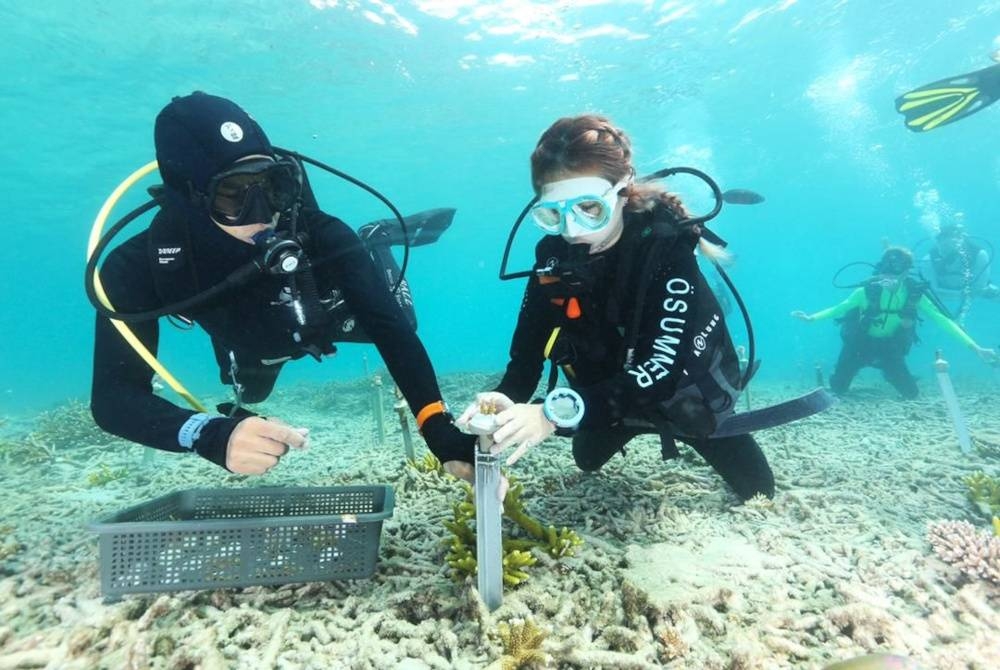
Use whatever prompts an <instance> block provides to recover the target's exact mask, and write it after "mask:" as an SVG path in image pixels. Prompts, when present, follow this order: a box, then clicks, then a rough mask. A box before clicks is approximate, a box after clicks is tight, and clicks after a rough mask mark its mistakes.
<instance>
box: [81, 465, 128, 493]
mask: <svg viewBox="0 0 1000 670" xmlns="http://www.w3.org/2000/svg"><path fill="white" fill-rule="evenodd" d="M127 476H128V470H127V469H125V468H114V469H112V468H109V467H108V466H107V464H106V463H105V464H102V465H101V467H100V468H98V469H97V470H94V471H93V472H90V473H88V474H87V486H89V487H91V488H93V487H96V486H104V485H105V484H108V483H110V482H113V481H115V480H116V479H124V478H125V477H127Z"/></svg>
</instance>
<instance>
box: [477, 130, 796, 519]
mask: <svg viewBox="0 0 1000 670" xmlns="http://www.w3.org/2000/svg"><path fill="white" fill-rule="evenodd" d="M531 166H532V182H533V186H534V189H535V192H536V194H537V200H538V202H537V203H536V202H535V201H532V204H533V206H532V207H531V208H530V210H528V209H526V210H525V213H522V218H523V217H524V216H525V214H526V213H529V211H530V215H531V217H532V219H533V221H534V223H535V224H537V225H538V227H540V228H541V229H542V230H543V231H544V232H545V233H546V237H545V238H543V239H542V240H541V241H540V242H539V243H538V245H537V246H536V248H535V258H536V264H535V267H534V269H533V270H532V271H530V272H524V273H518V274H515V275H506V276H505V275H503V274H502V275H501V278H505V279H506V278H512V277H515V276H529V277H530V279H529V281H528V286H527V290H526V292H525V295H524V299H523V301H522V303H521V310H520V314H519V316H518V320H517V327H516V329H515V331H514V336H513V341H512V343H511V348H510V362H509V364H508V365H507V370H506V373H505V374H504V376H503V379H502V380H501V382H500V384H499V386H497V388H496V389H495V390H494V391H493V392H487V393H481V394H479V395H478V396H477V399H476V402H474V403H472V405H470V406H469V408H468V409H467V410H466V411H465V412H464V413H463V414H462V416H461V417H460V418H459V419H458V421H457V423H458V424H459V426H463V425H466V424H467V422H469V421H470V420H471V419H472V417H473V416H474V415H475V414H476V412H477V411H482V406H483V405H484V404H485V405H488V406H489V407H490V411H497V412H498V414H497V417H496V422H497V424H498V425H499V426H500V427H499V428H498V429H497V430H496V432H495V433H493V435H492V440H493V441H494V442H495V444H494V445H493V446H492V448H491V451H492V452H493V453H497V452H499V451H501V450H503V449H506V448H508V447H513V446H515V445H518V448H517V450H516V451H515V452H514V453H513V454H512V455H511V456H510V457H509V458H508V459H507V464H508V465H510V464H512V463H513V462H515V461H516V460H517V459H518V458H520V457H521V455H522V454H523V453H524V452H525V451H526V450H527V449H528V448H529V447H531V446H534V445H536V444H538V443H539V442H541V441H542V440H544V439H545V438H547V437H548V436H549V435H552V434H553V433H554V434H556V435H561V436H567V437H569V436H571V437H572V440H573V457H574V459H575V460H576V463H577V465H578V466H579V467H580V468H581V469H583V470H588V471H593V470H597V469H599V468H600V467H601V466H603V465H604V464H605V463H606V462H607V461H608V460H609V459H610V458H611V457H612V456H613V455H614V454H615V453H617V452H619V451H623V447H624V446H625V445H626V443H628V442H629V440H631V439H632V438H634V437H635V436H637V435H639V434H643V433H656V434H659V436H660V439H661V449H662V453H663V457H664V458H665V459H667V458H673V457H676V456H677V455H678V451H677V446H676V443H675V438H676V439H680V440H682V441H684V442H686V443H688V444H690V445H691V446H692V447H693V448H694V449H695V450H696V451H697V452H698V453H699V454H701V456H702V457H703V458H704V459H705V460H706V461H707V462H708V463H709V464H710V465H711V466H712V467H713V468H715V470H716V471H717V472H718V473H719V474H720V475H721V476H722V477H723V479H724V480H725V481H726V482H727V483H728V484H729V485H730V486H732V488H733V489H734V490H735V492H736V494H737V495H738V496H739V497H740V498H742V499H747V498H750V497H752V496H754V495H757V494H763V495H765V496H768V497H771V496H773V495H774V477H773V474H772V472H771V468H770V466H769V465H768V463H767V460H766V458H765V456H764V453H763V452H762V451H761V449H760V447H759V446H758V445H757V442H756V441H755V440H754V438H753V436H752V435H750V434H749V432H748V431H746V430H743V431H739V432H736V433H733V434H724V435H720V432H719V431H718V430H717V429H719V427H720V425H725V423H724V422H725V421H726V420H727V418H728V417H730V414H731V413H732V412H733V409H734V406H735V403H736V399H737V397H738V396H739V393H740V391H741V390H742V388H744V387H745V385H746V382H747V381H748V380H749V376H750V374H752V372H753V368H754V366H753V364H751V366H750V369H749V370H747V371H744V372H741V369H740V363H739V360H738V357H737V353H736V351H735V349H734V347H733V343H732V341H731V339H730V335H729V333H728V331H727V328H726V323H725V318H724V315H723V311H722V309H721V308H720V306H719V302H718V300H717V299H716V297H715V295H713V293H712V291H711V289H710V286H709V284H708V282H707V281H706V279H705V277H704V276H703V275H702V273H701V271H700V269H699V268H698V263H697V260H696V258H695V249H696V247H698V246H699V245H701V248H702V252H703V253H704V254H718V255H721V254H722V253H723V252H722V250H721V249H720V248H719V247H718V246H715V245H713V244H709V243H708V242H706V241H705V238H708V239H712V240H715V241H718V242H721V240H719V238H717V237H716V236H715V235H714V234H713V233H711V232H710V231H708V229H707V228H704V226H703V225H702V224H703V223H704V221H707V220H708V219H709V218H711V217H712V216H714V215H715V214H716V213H717V212H718V210H719V208H720V207H721V192H720V191H718V187H717V186H716V185H715V184H714V182H710V180H708V179H707V178H706V181H708V182H710V183H711V185H712V186H713V190H714V191H715V193H716V197H717V203H718V204H717V206H716V209H715V210H714V211H713V213H712V214H711V215H709V216H707V217H702V218H700V219H694V218H692V217H691V216H690V215H689V214H688V213H687V212H686V211H685V209H684V206H683V205H682V204H681V202H680V200H679V199H678V198H677V197H676V196H673V195H671V194H669V193H667V192H665V191H664V190H662V189H661V188H660V187H658V186H656V185H654V184H652V183H639V182H636V181H635V180H634V178H633V177H634V174H635V172H634V169H633V167H632V151H631V144H630V141H629V139H628V138H627V136H626V135H625V134H624V133H623V132H622V131H621V130H619V129H618V128H616V127H614V126H613V125H612V124H611V123H610V121H608V120H607V119H606V118H603V117H600V116H594V115H585V116H579V117H573V118H564V119H560V120H559V121H557V122H556V123H555V124H553V125H552V126H551V127H550V128H549V129H548V130H546V131H545V133H544V134H543V135H542V137H541V139H540V140H539V142H538V145H537V147H536V148H535V151H534V153H533V154H532V157H531ZM678 171H687V172H690V173H692V174H697V175H700V176H702V177H703V178H705V177H704V175H701V173H698V172H697V171H695V170H692V169H690V168H673V169H670V170H666V171H661V173H657V176H660V175H664V174H666V173H675V172H678ZM518 223H520V220H519V221H518ZM516 229H517V224H515V230H514V231H512V233H511V238H513V235H514V234H515V233H516ZM509 249H510V243H508V252H509ZM505 265H506V254H505V260H504V266H505ZM501 272H503V270H501ZM742 307H743V306H742V304H741V308H742ZM546 358H548V359H549V360H550V361H551V363H552V365H553V368H552V375H551V377H550V383H549V389H550V392H549V393H548V395H547V396H546V398H545V400H544V401H543V402H540V403H529V402H528V400H529V399H530V398H531V396H532V394H533V393H534V391H535V388H536V386H537V385H538V381H539V379H540V377H541V376H542V371H543V365H544V362H545V359H546ZM556 366H558V367H559V368H561V369H562V371H563V372H564V373H565V375H566V378H567V380H568V381H569V387H568V388H567V387H562V388H557V387H556V383H555V382H556V378H557V376H558V368H557V367H556ZM813 411H815V410H813ZM810 413H812V412H811V411H810ZM732 418H735V417H732ZM787 420H788V419H787V418H785V419H784V420H783V421H780V422H784V421H787ZM780 422H776V423H780ZM772 425H774V424H772Z"/></svg>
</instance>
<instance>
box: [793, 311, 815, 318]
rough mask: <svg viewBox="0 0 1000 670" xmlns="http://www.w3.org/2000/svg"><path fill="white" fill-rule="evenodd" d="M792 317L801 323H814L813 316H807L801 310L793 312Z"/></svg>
mask: <svg viewBox="0 0 1000 670" xmlns="http://www.w3.org/2000/svg"><path fill="white" fill-rule="evenodd" d="M792 316H793V317H795V318H796V319H798V320H799V321H812V320H813V318H812V317H811V316H809V315H808V314H806V313H805V312H803V311H802V310H801V309H797V310H795V311H794V312H792Z"/></svg>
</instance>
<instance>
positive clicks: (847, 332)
mask: <svg viewBox="0 0 1000 670" xmlns="http://www.w3.org/2000/svg"><path fill="white" fill-rule="evenodd" d="M912 268H913V255H912V254H911V253H910V251H909V250H907V249H904V248H902V247H889V248H887V249H886V250H885V252H884V253H883V254H882V258H881V260H880V261H879V262H878V264H877V265H876V266H875V274H874V275H873V276H872V277H871V278H870V279H868V280H867V281H865V282H864V283H862V284H861V285H860V286H858V287H857V288H856V289H855V290H854V291H853V292H852V293H851V294H850V295H849V296H848V297H847V299H846V300H844V301H843V302H841V303H840V304H838V305H834V306H833V307H828V308H827V309H824V310H821V311H819V312H816V313H814V314H807V313H805V312H803V311H801V310H796V311H794V312H792V316H793V317H796V318H798V319H801V320H803V321H820V320H823V319H830V318H837V319H839V320H840V321H841V339H842V340H843V346H842V348H841V350H840V356H839V358H838V359H837V366H836V369H835V370H834V372H833V374H832V375H831V376H830V388H831V389H832V390H833V391H834V393H838V394H842V393H845V392H846V391H847V390H848V388H849V387H850V385H851V382H852V381H853V380H854V377H855V376H856V375H857V374H858V372H859V371H860V370H861V369H862V368H865V367H876V368H879V369H880V370H881V371H882V374H883V376H884V377H885V379H886V381H888V382H889V383H890V384H892V386H893V388H895V389H896V390H897V391H898V392H899V394H900V395H901V396H903V397H904V398H907V399H912V398H916V397H917V395H918V394H919V390H918V389H917V382H916V379H914V377H913V375H911V374H910V371H909V369H908V368H907V366H906V355H907V354H908V353H909V351H910V347H912V346H913V343H914V341H915V340H916V326H917V321H918V318H919V316H924V317H927V318H928V319H930V320H931V321H933V322H934V323H935V324H937V325H938V326H939V327H940V328H941V329H942V330H944V331H945V332H947V333H948V334H950V335H951V336H952V337H954V338H955V339H956V340H958V341H959V342H961V343H962V344H963V345H965V346H967V347H969V348H970V349H972V350H973V351H975V352H976V354H977V355H979V357H980V358H982V359H983V360H984V361H987V362H994V361H995V360H996V353H995V352H994V351H993V350H992V349H986V348H983V347H980V346H979V345H978V344H976V342H975V341H974V340H973V339H972V338H971V337H969V335H968V334H967V333H966V332H965V331H964V330H962V328H961V326H959V325H958V324H957V323H955V322H954V321H953V320H952V319H950V318H948V317H947V316H946V315H945V314H944V313H943V311H942V310H941V308H940V307H939V306H938V305H937V304H936V302H935V300H933V298H932V295H933V294H932V293H930V291H929V290H928V286H927V284H926V282H923V281H921V280H919V279H917V278H916V277H914V276H912V275H911V274H910V271H911V269H912ZM838 274H839V273H838Z"/></svg>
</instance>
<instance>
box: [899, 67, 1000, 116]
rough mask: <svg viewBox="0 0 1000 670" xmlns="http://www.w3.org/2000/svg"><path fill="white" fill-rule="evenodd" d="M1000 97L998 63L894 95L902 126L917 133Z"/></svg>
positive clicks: (968, 112) (966, 114) (973, 112)
mask: <svg viewBox="0 0 1000 670" xmlns="http://www.w3.org/2000/svg"><path fill="white" fill-rule="evenodd" d="M997 98H1000V64H997V65H991V66H990V67H987V68H983V69H982V70H976V71H975V72H969V73H968V74H961V75H958V76H956V77H948V78H946V79H941V80H940V81H935V82H933V83H930V84H925V85H924V86H921V87H920V88H917V89H914V90H912V91H910V92H908V93H904V94H903V95H901V96H899V97H898V98H896V111H897V112H899V113H900V114H902V115H903V116H904V117H905V118H906V127H907V128H909V129H910V130H912V131H914V132H918V133H922V132H926V131H928V130H934V129H935V128H937V127H939V126H944V125H947V124H949V123H954V122H955V121H958V120H960V119H964V118H965V117H967V116H969V115H971V114H975V113H976V112H978V111H981V110H983V109H986V108H987V107H989V106H990V105H992V104H993V103H994V102H996V101H997Z"/></svg>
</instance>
